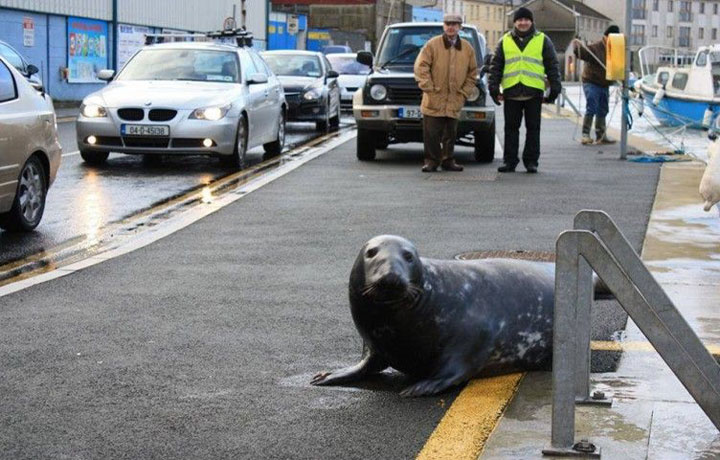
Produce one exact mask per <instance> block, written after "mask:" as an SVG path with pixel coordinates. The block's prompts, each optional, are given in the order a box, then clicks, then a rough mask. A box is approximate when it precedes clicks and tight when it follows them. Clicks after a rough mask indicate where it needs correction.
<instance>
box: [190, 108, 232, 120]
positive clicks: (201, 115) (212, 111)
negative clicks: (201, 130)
mask: <svg viewBox="0 0 720 460" xmlns="http://www.w3.org/2000/svg"><path fill="white" fill-rule="evenodd" d="M230 107H231V105H230V104H228V105H223V106H220V107H217V106H216V107H204V108H202V109H195V110H194V111H193V113H192V114H191V115H190V118H193V119H195V120H208V121H218V120H220V119H221V118H223V117H224V116H225V115H227V113H228V111H230Z"/></svg>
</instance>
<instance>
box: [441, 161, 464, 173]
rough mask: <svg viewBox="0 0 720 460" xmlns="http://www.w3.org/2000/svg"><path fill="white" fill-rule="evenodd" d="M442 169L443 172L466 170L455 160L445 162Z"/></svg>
mask: <svg viewBox="0 0 720 460" xmlns="http://www.w3.org/2000/svg"><path fill="white" fill-rule="evenodd" d="M440 167H441V168H442V169H443V171H462V170H463V169H464V168H463V167H462V166H460V165H459V164H457V163H455V160H450V161H445V162H443V164H442V165H440Z"/></svg>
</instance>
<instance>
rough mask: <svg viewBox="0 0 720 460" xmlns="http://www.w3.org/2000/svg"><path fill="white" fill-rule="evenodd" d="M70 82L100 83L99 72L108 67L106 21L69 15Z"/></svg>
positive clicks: (68, 54)
mask: <svg viewBox="0 0 720 460" xmlns="http://www.w3.org/2000/svg"><path fill="white" fill-rule="evenodd" d="M67 21H68V23H67V24H68V27H67V30H68V40H67V43H68V50H67V56H68V69H69V72H70V74H69V76H68V82H70V83H99V82H100V80H98V78H97V73H98V72H99V71H101V70H103V69H107V68H108V56H107V54H108V53H107V48H108V27H107V23H106V22H105V21H95V20H92V19H83V18H73V17H69V18H68V19H67Z"/></svg>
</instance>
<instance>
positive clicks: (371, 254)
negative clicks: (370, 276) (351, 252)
mask: <svg viewBox="0 0 720 460" xmlns="http://www.w3.org/2000/svg"><path fill="white" fill-rule="evenodd" d="M377 253H378V248H370V249H368V250H367V252H366V253H365V255H366V256H367V258H368V259H372V258H373V257H375V256H376V255H377Z"/></svg>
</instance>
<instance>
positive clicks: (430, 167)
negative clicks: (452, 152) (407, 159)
mask: <svg viewBox="0 0 720 460" xmlns="http://www.w3.org/2000/svg"><path fill="white" fill-rule="evenodd" d="M435 171H437V166H436V165H431V164H426V165H424V166H423V167H422V172H426V173H430V172H435Z"/></svg>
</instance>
